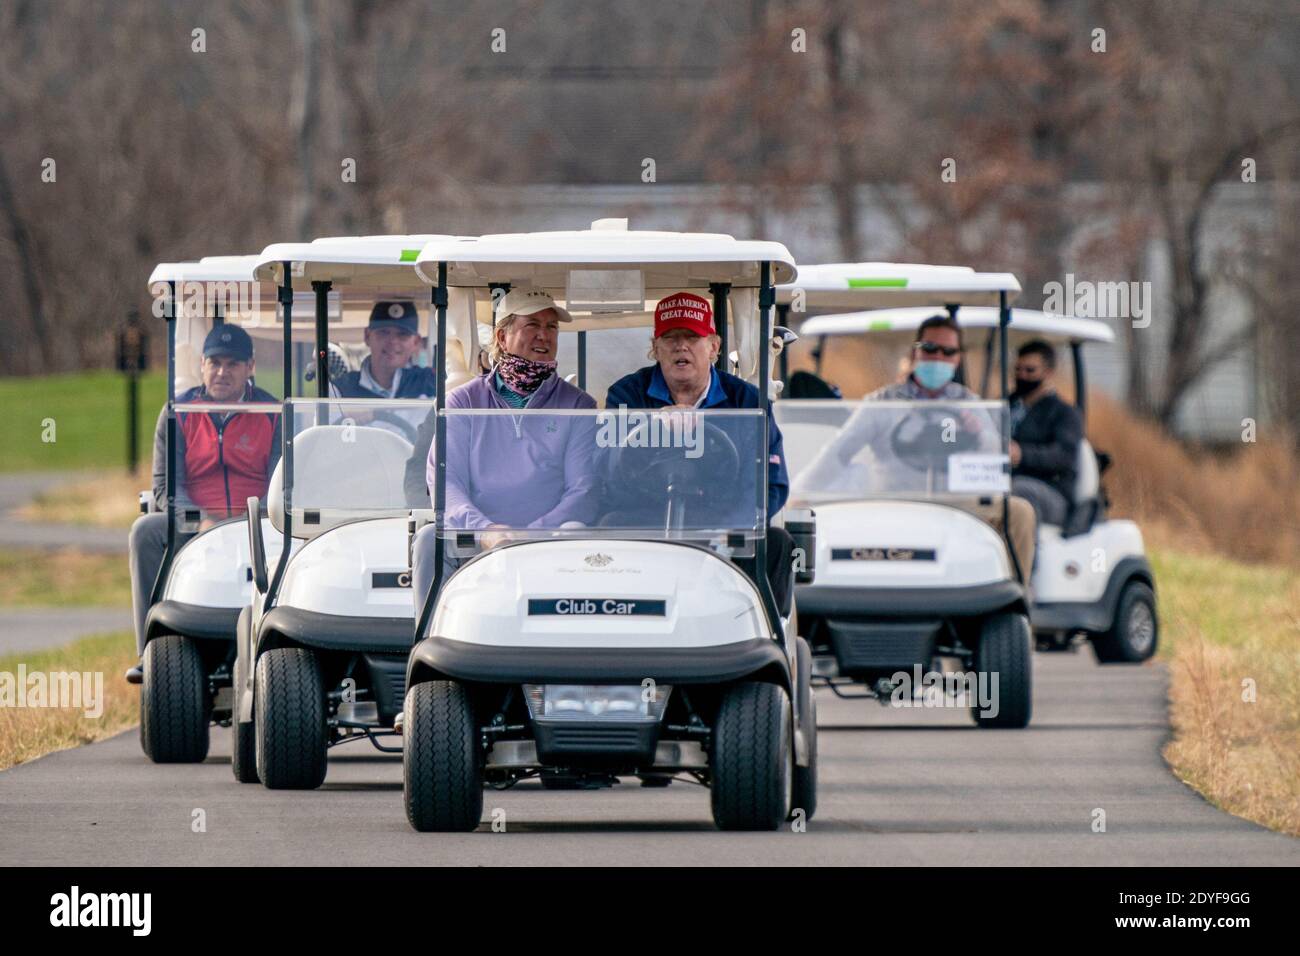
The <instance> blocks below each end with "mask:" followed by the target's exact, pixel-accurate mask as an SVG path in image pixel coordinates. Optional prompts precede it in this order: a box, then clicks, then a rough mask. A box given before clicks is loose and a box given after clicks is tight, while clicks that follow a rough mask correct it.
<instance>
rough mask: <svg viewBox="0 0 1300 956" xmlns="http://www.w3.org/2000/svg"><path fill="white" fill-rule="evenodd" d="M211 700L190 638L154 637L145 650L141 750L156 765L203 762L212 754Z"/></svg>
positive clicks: (205, 672) (205, 677)
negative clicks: (210, 749) (209, 745)
mask: <svg viewBox="0 0 1300 956" xmlns="http://www.w3.org/2000/svg"><path fill="white" fill-rule="evenodd" d="M211 716H212V700H211V698H210V697H209V695H208V674H207V669H206V668H205V667H204V666H203V656H202V655H201V654H200V653H199V648H198V645H197V644H196V643H195V642H194V640H193V639H192V638H188V637H182V636H181V635H179V634H163V635H161V636H159V637H155V638H154V639H153V640H152V641H150V642H149V643H148V644H147V645H145V649H144V684H143V685H142V686H141V688H140V746H141V747H142V748H143V750H144V752H145V756H147V757H148V758H149V759H150V760H152V761H153V762H154V763H201V762H202V761H203V760H204V758H206V757H207V755H208V721H209V719H210V718H211Z"/></svg>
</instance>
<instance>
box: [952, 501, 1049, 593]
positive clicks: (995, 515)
mask: <svg viewBox="0 0 1300 956" xmlns="http://www.w3.org/2000/svg"><path fill="white" fill-rule="evenodd" d="M953 504H954V505H955V506H956V507H958V508H960V509H961V510H962V511H966V512H969V513H970V514H973V515H974V516H975V517H977V518H979V519H980V520H981V521H984V522H987V523H988V525H989V526H990V527H991V528H992V529H993V530H994V531H996V532H997V533H998V534H1001V533H1002V499H1001V498H994V499H993V501H992V502H990V503H989V504H981V503H980V501H979V499H978V498H972V499H969V500H958V501H955V502H953ZM1007 520H1008V521H1009V523H1010V525H1011V527H1010V528H1009V529H1007V537H1008V538H1010V539H1011V547H1012V549H1013V550H1014V551H1015V554H1016V560H1017V561H1018V562H1019V563H1020V583H1021V584H1024V585H1028V584H1029V577H1030V574H1031V572H1032V571H1033V568H1034V547H1035V535H1036V534H1037V530H1038V529H1037V521H1036V520H1035V518H1034V506H1033V505H1031V504H1030V503H1029V502H1028V501H1026V500H1025V499H1024V498H1019V497H1017V496H1015V495H1012V496H1011V497H1010V499H1009V500H1008V501H1007Z"/></svg>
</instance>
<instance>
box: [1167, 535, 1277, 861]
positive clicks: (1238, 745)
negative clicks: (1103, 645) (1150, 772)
mask: <svg viewBox="0 0 1300 956" xmlns="http://www.w3.org/2000/svg"><path fill="white" fill-rule="evenodd" d="M1152 557H1153V565H1154V569H1155V574H1156V582H1157V588H1158V591H1159V596H1160V613H1161V626H1162V641H1161V643H1162V651H1161V656H1162V657H1164V658H1165V659H1166V660H1167V661H1168V662H1169V665H1170V689H1169V716H1170V723H1171V724H1172V726H1173V738H1172V739H1171V740H1170V742H1169V743H1168V744H1167V745H1166V747H1165V750H1164V756H1165V760H1166V761H1167V762H1168V763H1169V766H1170V767H1171V768H1172V769H1173V772H1174V773H1175V775H1177V776H1178V778H1179V779H1180V780H1182V781H1183V782H1184V783H1186V784H1188V785H1189V786H1191V787H1193V788H1194V789H1195V790H1197V791H1198V792H1200V793H1201V794H1202V795H1204V796H1205V798H1206V799H1207V800H1209V801H1210V802H1211V803H1213V804H1214V805H1215V806H1216V807H1219V808H1220V809H1222V810H1225V811H1227V812H1228V813H1232V814H1235V815H1236V816H1239V817H1244V818H1246V819H1247V820H1252V821H1254V822H1255V823H1259V824H1261V825H1263V826H1266V827H1268V828H1270V829H1273V830H1278V831H1281V832H1283V833H1288V834H1291V835H1292V836H1300V684H1298V683H1297V681H1296V675H1297V674H1300V575H1297V574H1296V573H1295V571H1294V570H1292V569H1290V568H1286V567H1278V566H1254V565H1246V564H1241V563H1238V562H1234V561H1231V560H1227V559H1225V558H1223V557H1222V556H1218V555H1201V554H1189V553H1185V552H1181V551H1169V550H1164V549H1160V550H1156V551H1155V552H1154V553H1153V556H1152Z"/></svg>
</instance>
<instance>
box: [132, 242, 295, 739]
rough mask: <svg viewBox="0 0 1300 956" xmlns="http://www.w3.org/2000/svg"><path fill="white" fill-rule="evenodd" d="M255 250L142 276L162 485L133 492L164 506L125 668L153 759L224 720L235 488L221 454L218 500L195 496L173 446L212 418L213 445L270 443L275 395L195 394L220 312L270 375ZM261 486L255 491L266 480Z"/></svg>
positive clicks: (241, 532) (155, 510)
mask: <svg viewBox="0 0 1300 956" xmlns="http://www.w3.org/2000/svg"><path fill="white" fill-rule="evenodd" d="M255 262H256V257H255V256H211V257H208V258H205V259H202V260H199V261H197V262H174V263H161V264H159V265H158V266H157V267H156V268H155V269H154V271H153V274H152V275H151V276H150V277H149V288H150V291H151V292H152V294H153V295H154V297H155V302H156V303H157V304H158V305H159V306H161V309H159V310H158V311H160V312H161V314H162V316H163V317H164V318H165V319H166V320H167V406H166V410H165V413H164V414H165V416H166V425H165V429H166V430H165V441H166V456H165V460H164V473H163V475H162V476H161V477H162V478H163V494H162V495H161V496H159V497H155V495H154V492H153V491H152V490H150V491H144V492H141V493H140V511H141V513H142V514H145V515H149V514H155V515H158V519H159V520H161V519H162V514H165V515H166V544H165V548H164V551H163V555H162V562H161V565H160V568H159V571H158V574H157V576H156V577H155V579H154V581H153V583H152V588H151V591H150V597H149V602H148V605H149V607H148V612H147V614H146V617H145V621H144V641H145V645H144V653H143V655H142V660H141V665H140V667H139V668H132V669H131V670H130V671H128V673H127V679H128V681H130V682H132V683H139V684H141V688H140V744H141V747H142V748H143V750H144V752H145V754H146V755H147V756H148V757H149V758H150V759H151V760H153V761H154V762H155V763H195V762H199V761H202V760H203V759H204V758H205V757H206V756H207V753H208V727H209V723H210V722H217V723H221V724H225V723H227V722H228V721H229V720H230V684H231V666H232V665H233V663H234V659H235V627H236V621H237V619H238V616H239V612H240V608H242V607H243V606H244V605H245V604H246V603H247V600H248V595H247V591H248V581H249V580H250V577H249V576H250V574H251V563H250V555H249V550H248V529H247V527H246V523H245V522H246V515H247V510H246V506H245V503H244V500H243V499H236V500H231V499H230V485H231V477H230V471H229V469H226V468H225V467H224V461H223V466H222V472H223V473H224V475H225V478H224V482H225V492H226V493H225V501H224V502H223V503H221V504H218V505H215V506H210V507H200V505H199V504H198V503H196V501H195V500H194V499H195V498H198V497H200V496H199V495H198V494H197V489H196V488H190V487H188V483H187V482H186V481H185V480H184V478H183V476H184V473H185V469H184V461H182V460H179V458H178V456H179V454H180V452H179V449H180V448H181V447H182V444H183V442H185V441H186V434H187V433H188V432H189V430H190V427H191V426H193V425H195V424H196V423H198V422H202V423H204V424H205V425H206V423H207V422H211V423H212V430H213V435H214V439H215V441H216V442H217V446H218V449H217V450H218V454H219V455H220V454H221V452H222V451H223V449H222V448H221V442H222V439H223V438H224V437H225V436H226V435H230V436H231V438H232V441H233V440H234V438H235V436H236V435H238V438H239V440H240V441H244V442H247V441H248V439H249V434H250V432H251V433H254V434H261V435H263V436H264V437H265V439H266V441H267V444H268V446H269V445H270V444H271V440H270V436H271V434H272V433H273V431H274V430H275V429H277V428H278V425H279V417H280V405H279V402H278V400H277V401H275V402H266V401H260V402H259V401H232V402H230V403H228V404H221V403H218V402H213V401H209V400H204V401H200V400H198V396H197V395H196V394H195V393H196V390H197V388H198V386H200V385H201V384H202V382H203V379H202V377H201V376H202V357H203V347H204V342H205V339H206V338H207V337H208V334H209V333H210V332H212V331H213V330H214V328H215V327H217V326H218V325H220V324H225V325H229V326H238V327H239V328H240V329H242V330H244V332H246V333H247V334H248V336H249V338H250V339H251V340H252V343H253V353H254V359H255V361H256V362H257V363H258V364H257V366H256V367H257V368H258V369H260V370H261V371H262V372H263V373H264V374H263V375H262V376H261V377H262V379H263V380H264V381H267V380H273V379H274V371H275V369H276V367H277V361H278V360H277V353H276V351H275V350H274V348H273V346H274V345H275V344H276V343H275V341H274V340H272V339H270V338H268V336H267V334H266V333H267V316H266V315H264V314H263V312H262V304H263V300H264V293H265V291H266V290H264V289H262V288H261V287H260V286H259V285H258V284H257V283H255V282H253V281H252V279H253V265H254V263H255ZM265 298H266V299H267V300H268V301H269V297H265ZM275 334H276V336H277V337H278V332H277V333H275ZM265 373H269V374H265ZM184 399H189V400H184ZM245 426H246V427H245ZM158 477H159V476H155V480H157V478H158ZM260 490H261V492H262V493H265V486H264V484H263V486H262V488H261V489H260ZM219 491H220V489H217V490H216V493H215V497H217V498H219V497H220V494H219ZM202 497H204V500H205V504H209V505H210V504H211V502H212V501H213V500H214V494H213V493H209V494H208V495H205V496H202ZM261 531H262V535H263V538H264V540H265V542H266V547H267V549H268V552H269V553H271V554H273V555H276V556H278V553H279V549H280V536H279V534H277V533H276V532H275V531H274V529H272V528H271V527H270V526H269V525H264V526H262V527H261Z"/></svg>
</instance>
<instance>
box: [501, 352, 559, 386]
mask: <svg viewBox="0 0 1300 956" xmlns="http://www.w3.org/2000/svg"><path fill="white" fill-rule="evenodd" d="M497 374H498V375H500V376H501V381H503V382H505V383H506V385H507V386H508V387H509V388H510V390H511V391H513V392H517V393H518V394H520V395H531V394H532V393H533V392H535V391H537V388H538V386H539V385H541V384H542V383H543V382H544V381H546V380H547V379H548V378H550V377H551V376H552V375H554V374H555V363H554V362H539V361H538V360H537V359H530V358H524V357H523V356H520V355H512V354H510V353H509V352H506V353H505V354H504V355H502V356H501V361H500V362H498V363H497Z"/></svg>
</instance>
